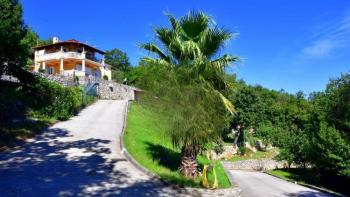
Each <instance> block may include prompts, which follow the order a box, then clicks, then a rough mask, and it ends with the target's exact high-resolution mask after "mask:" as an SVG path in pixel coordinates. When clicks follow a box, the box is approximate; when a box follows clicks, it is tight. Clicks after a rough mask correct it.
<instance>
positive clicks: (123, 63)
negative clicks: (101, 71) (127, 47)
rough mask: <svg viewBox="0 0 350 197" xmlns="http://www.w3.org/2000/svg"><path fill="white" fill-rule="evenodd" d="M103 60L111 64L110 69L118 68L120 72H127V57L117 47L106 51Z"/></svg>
mask: <svg viewBox="0 0 350 197" xmlns="http://www.w3.org/2000/svg"><path fill="white" fill-rule="evenodd" d="M105 62H106V63H107V64H109V65H111V66H112V70H119V71H121V72H127V71H128V70H129V69H130V67H131V65H130V62H129V57H128V56H127V54H126V53H125V52H123V51H121V50H119V49H112V50H108V51H106V53H105Z"/></svg>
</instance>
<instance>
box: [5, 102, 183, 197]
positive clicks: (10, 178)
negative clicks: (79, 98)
mask: <svg viewBox="0 0 350 197" xmlns="http://www.w3.org/2000/svg"><path fill="white" fill-rule="evenodd" d="M126 107H127V101H117V100H114V101H112V100H100V101H98V102H96V103H95V104H93V105H91V106H89V107H87V108H86V109H84V110H83V111H82V112H81V113H79V114H78V115H77V116H75V117H73V118H71V119H70V120H67V121H63V122H59V123H57V124H55V125H53V126H52V127H50V128H48V129H47V130H46V131H44V132H43V133H42V134H40V135H38V136H37V137H36V138H34V139H31V140H28V142H27V143H25V144H23V145H22V146H20V148H18V149H16V150H11V151H7V152H3V153H0V196H1V197H8V196H23V197H24V196H25V197H30V196H33V197H39V196H40V197H46V196H49V197H54V196H87V197H89V196H125V197H129V196H135V197H139V196H140V197H142V196H181V195H180V194H178V192H177V191H176V190H174V189H172V188H168V187H165V186H164V185H163V184H161V183H160V182H159V181H157V180H152V178H150V177H149V176H147V175H145V174H144V173H142V172H141V171H139V170H138V169H136V168H135V167H134V166H133V165H132V164H131V163H130V162H128V161H127V160H126V159H125V157H124V155H123V154H122V153H121V151H120V142H119V136H120V134H121V132H122V128H123V122H124V112H125V109H126Z"/></svg>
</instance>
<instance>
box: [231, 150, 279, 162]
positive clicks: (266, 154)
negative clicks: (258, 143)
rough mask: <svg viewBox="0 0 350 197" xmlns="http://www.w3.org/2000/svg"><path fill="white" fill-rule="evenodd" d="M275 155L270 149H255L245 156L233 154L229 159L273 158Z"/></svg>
mask: <svg viewBox="0 0 350 197" xmlns="http://www.w3.org/2000/svg"><path fill="white" fill-rule="evenodd" d="M275 155H276V152H275V151H273V150H271V151H257V152H256V153H253V154H251V155H246V156H240V155H234V156H233V157H232V158H231V159H229V161H242V160H248V159H264V158H273V157H274V156H275Z"/></svg>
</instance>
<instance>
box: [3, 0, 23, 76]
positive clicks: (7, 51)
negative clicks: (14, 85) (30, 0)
mask: <svg viewBox="0 0 350 197" xmlns="http://www.w3.org/2000/svg"><path fill="white" fill-rule="evenodd" d="M26 32H27V27H26V26H25V25H24V23H23V19H22V6H21V5H20V3H19V2H18V1H17V0H0V75H2V74H3V73H4V72H6V73H9V74H13V75H15V76H18V77H20V74H19V73H20V70H19V69H20V68H22V67H23V66H24V65H26V60H27V57H28V50H27V46H26V45H25V44H23V43H22V42H21V41H22V39H23V38H24V37H25V35H26Z"/></svg>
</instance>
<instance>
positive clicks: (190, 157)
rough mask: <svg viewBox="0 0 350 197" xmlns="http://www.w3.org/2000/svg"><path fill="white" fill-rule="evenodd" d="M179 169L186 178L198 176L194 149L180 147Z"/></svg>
mask: <svg viewBox="0 0 350 197" xmlns="http://www.w3.org/2000/svg"><path fill="white" fill-rule="evenodd" d="M179 170H180V173H181V174H182V175H184V176H185V177H188V178H192V179H195V178H196V177H197V176H198V162H197V154H196V153H195V151H193V150H191V149H190V148H187V147H185V146H183V147H182V150H181V164H180V167H179Z"/></svg>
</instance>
